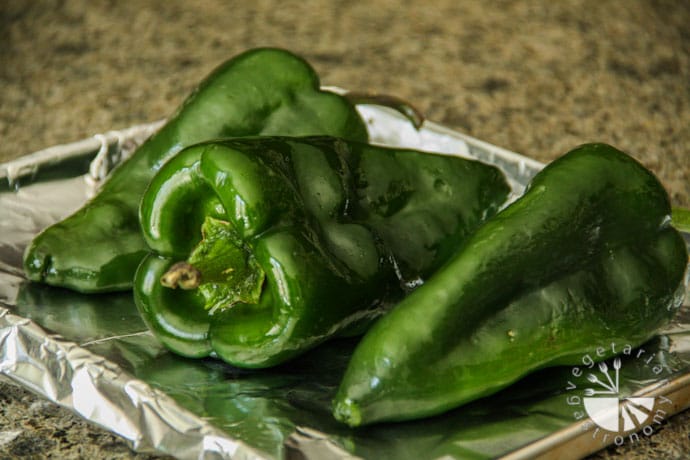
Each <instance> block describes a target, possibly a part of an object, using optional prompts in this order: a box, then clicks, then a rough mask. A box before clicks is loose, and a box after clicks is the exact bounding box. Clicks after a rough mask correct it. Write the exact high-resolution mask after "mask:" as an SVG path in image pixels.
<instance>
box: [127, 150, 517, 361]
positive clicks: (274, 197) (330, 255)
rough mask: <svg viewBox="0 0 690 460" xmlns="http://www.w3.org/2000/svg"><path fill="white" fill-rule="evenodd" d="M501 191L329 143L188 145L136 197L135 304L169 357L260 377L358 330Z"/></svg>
mask: <svg viewBox="0 0 690 460" xmlns="http://www.w3.org/2000/svg"><path fill="white" fill-rule="evenodd" d="M508 192H509V187H508V185H507V183H506V181H505V178H504V177H503V175H502V174H501V173H500V171H499V170H498V169H497V168H495V167H493V166H489V165H485V164H482V163H480V162H477V161H471V160H466V159H462V158H459V157H452V156H447V155H434V154H428V153H421V152H414V151H409V150H395V149H388V148H384V147H375V146H370V145H367V144H365V143H355V142H346V141H343V140H340V139H336V138H329V137H305V138H278V137H274V138H270V137H262V138H245V139H228V140H222V141H213V142H209V143H202V144H199V145H196V146H192V147H190V148H188V149H185V150H184V151H183V152H180V154H178V155H177V156H176V157H175V158H173V159H172V160H171V161H170V162H168V163H167V164H166V165H165V166H163V168H161V170H160V171H159V173H158V174H157V175H156V176H155V177H154V179H153V180H152V182H151V184H150V186H149V188H148V189H147V191H146V193H145V195H144V198H143V200H142V204H141V208H140V219H141V224H142V229H143V234H144V237H145V239H146V241H147V243H148V245H149V247H150V248H151V250H152V251H153V254H151V255H150V256H148V257H147V258H146V259H145V260H144V261H143V262H142V264H141V266H140V267H139V269H138V271H137V274H136V277H135V283H134V284H135V289H134V293H135V301H136V304H137V307H138V308H139V311H140V313H141V315H142V318H143V319H144V321H145V322H146V323H147V325H148V326H149V328H150V329H151V330H152V331H153V332H154V333H155V334H156V335H157V336H158V338H159V339H160V340H161V341H162V342H163V343H164V344H165V345H166V346H167V347H168V348H169V349H171V350H172V351H174V352H176V353H178V354H181V355H184V356H189V357H203V356H208V355H215V356H217V357H219V358H221V359H223V360H224V361H226V362H228V363H230V364H233V365H235V366H239V367H247V368H262V367H269V366H273V365H276V364H279V363H281V362H283V361H285V360H287V359H289V358H292V357H294V356H296V355H298V354H300V353H302V352H304V351H306V350H308V349H310V348H312V347H314V346H315V345H317V344H318V343H321V342H323V341H324V340H326V339H328V338H329V337H332V336H336V335H343V334H345V333H354V332H356V331H357V330H361V329H362V328H363V327H364V326H365V325H366V324H367V323H369V322H370V321H371V320H372V319H373V318H375V317H378V316H379V315H380V314H381V313H382V311H383V310H384V309H385V306H386V303H387V302H388V301H389V300H390V299H397V298H399V297H400V296H401V295H402V293H403V290H404V289H407V288H410V287H411V286H415V285H416V284H417V283H419V282H420V279H423V278H424V277H426V276H428V275H429V274H431V273H432V272H433V271H434V270H436V269H437V268H438V267H439V266H440V265H441V264H442V263H443V262H445V260H446V259H447V258H448V257H449V256H450V255H451V254H452V253H453V251H452V248H454V247H456V246H457V245H459V244H462V241H463V240H464V239H465V238H466V237H467V235H469V234H470V233H471V232H472V231H473V230H474V229H475V228H476V227H477V226H478V225H479V224H480V223H481V222H482V221H483V220H484V219H485V218H487V217H488V216H490V215H492V214H494V213H495V212H497V210H498V208H499V207H500V206H501V204H502V203H504V201H505V200H506V198H507V195H508ZM176 287H181V288H182V289H173V288H176Z"/></svg>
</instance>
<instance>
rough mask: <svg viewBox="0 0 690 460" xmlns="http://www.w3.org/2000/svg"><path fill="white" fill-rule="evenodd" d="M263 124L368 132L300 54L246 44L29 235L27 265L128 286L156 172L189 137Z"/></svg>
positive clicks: (34, 274) (350, 135)
mask: <svg viewBox="0 0 690 460" xmlns="http://www.w3.org/2000/svg"><path fill="white" fill-rule="evenodd" d="M271 134H273V135H276V134H280V135H319V134H323V135H332V136H338V137H343V138H346V139H352V140H359V141H366V140H367V131H366V127H365V125H364V123H363V121H362V120H361V118H360V116H359V115H358V113H357V111H356V109H355V108H354V106H353V105H352V104H351V103H350V102H349V101H348V100H347V99H346V98H344V97H343V96H340V95H336V94H333V93H330V92H326V91H322V90H321V89H320V85H319V79H318V76H317V75H316V73H315V72H314V70H313V69H312V68H311V67H310V66H309V64H308V63H307V62H305V61H304V60H303V59H301V58H299V57H297V56H295V55H293V54H291V53H289V52H287V51H283V50H279V49H270V48H261V49H255V50H251V51H248V52H245V53H243V54H240V55H238V56H236V57H234V58H232V59H230V60H228V61H227V62H225V63H224V64H222V65H221V66H220V67H218V68H217V69H216V70H215V71H214V72H213V73H211V75H209V76H208V77H207V78H206V79H205V80H204V81H203V82H202V83H201V84H200V85H199V87H198V88H197V89H196V90H195V91H194V92H193V93H192V94H191V95H190V96H189V97H188V98H187V99H186V100H185V102H184V103H183V104H182V106H181V107H180V108H179V109H178V111H177V112H176V113H175V114H174V116H173V117H171V118H170V120H169V121H168V122H167V123H166V125H165V126H164V127H163V128H162V129H161V130H160V131H159V132H157V133H156V134H155V135H153V136H152V137H151V138H150V139H148V140H147V141H146V142H145V143H144V144H143V145H142V146H141V147H139V148H138V149H137V151H136V152H135V153H134V154H133V156H132V157H131V158H129V159H128V160H127V161H125V162H124V163H123V164H122V165H120V166H118V167H117V168H116V169H115V170H114V171H113V173H112V174H111V175H110V177H109V178H108V180H107V182H106V183H105V184H104V185H103V187H102V188H101V190H100V191H99V193H98V195H96V196H95V197H94V198H93V199H91V200H90V201H89V202H88V203H86V205H84V206H83V207H82V208H81V209H79V210H78V211H77V212H76V213H74V214H73V215H71V216H69V217H68V218H66V219H65V220H63V221H61V222H58V223H56V224H55V225H52V226H50V227H48V228H47V229H45V230H44V231H43V232H42V233H40V234H39V235H38V236H37V237H36V238H35V239H34V240H33V242H32V243H31V245H30V246H29V247H28V248H27V250H26V252H25V256H24V268H25V272H26V275H27V276H28V278H29V279H31V280H33V281H42V282H45V283H47V284H52V285H56V286H63V287H67V288H70V289H74V290H77V291H81V292H105V291H116V290H125V289H129V288H131V286H132V278H133V276H134V272H135V270H136V267H137V266H138V264H139V262H140V261H141V259H142V258H143V257H144V255H145V254H146V244H145V243H144V240H143V239H142V237H141V233H140V231H139V223H138V220H137V210H138V206H139V201H140V199H141V196H142V195H143V193H144V190H145V188H146V186H147V185H148V183H149V181H150V180H151V178H152V177H153V175H154V174H155V172H156V171H157V170H158V169H159V168H160V167H161V166H162V165H163V164H164V163H165V162H166V161H167V160H168V159H169V158H171V157H172V156H173V155H175V153H177V152H179V151H180V150H181V149H182V148H184V147H186V146H189V145H191V144H195V143H197V142H201V141H205V140H209V139H214V138H219V137H229V136H249V135H271Z"/></svg>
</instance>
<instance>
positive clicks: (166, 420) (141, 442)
mask: <svg viewBox="0 0 690 460" xmlns="http://www.w3.org/2000/svg"><path fill="white" fill-rule="evenodd" d="M359 110H360V112H361V113H362V115H363V116H364V119H365V120H367V124H368V127H369V130H370V133H371V137H372V138H373V141H374V142H376V143H380V144H385V145H395V146H404V147H411V148H416V149H420V150H427V151H435V152H443V153H448V154H452V155H461V156H467V157H474V158H478V159H480V160H483V161H486V162H489V163H493V164H496V165H498V166H500V167H501V168H502V169H503V170H504V171H505V172H506V174H507V176H508V177H509V178H510V181H511V184H512V186H513V191H514V196H517V195H519V194H520V193H521V192H522V190H523V188H524V185H525V184H526V183H527V182H528V181H529V179H530V178H531V177H532V176H533V175H534V174H535V173H536V171H538V170H539V169H540V168H541V167H542V165H541V164H540V163H538V162H536V161H533V160H530V159H528V158H525V157H522V156H520V155H517V154H515V153H512V152H509V151H506V150H503V149H500V148H498V147H495V146H493V145H490V144H487V143H485V142H481V141H479V140H477V139H473V138H471V137H467V136H464V135H461V134H459V133H457V132H454V131H451V130H448V129H446V128H443V127H442V126H439V125H435V124H433V123H426V124H425V125H424V127H423V128H422V129H421V130H419V131H416V130H415V129H413V128H412V127H411V125H410V124H409V123H408V122H407V121H406V120H405V119H403V118H401V116H400V115H398V114H397V113H395V112H392V111H390V110H387V109H382V108H378V107H373V106H361V107H359ZM159 126H160V123H154V124H150V125H143V126H136V127H133V128H130V129H128V130H124V131H113V132H109V133H106V134H103V135H97V136H94V138H91V139H86V140H84V141H80V142H77V143H74V144H69V145H64V146H57V147H53V148H50V149H47V150H44V151H41V152H37V153H35V154H32V155H28V156H26V157H23V158H20V159H18V160H15V161H13V162H10V163H6V164H4V165H0V210H2V219H1V220H0V373H2V374H3V375H5V376H7V377H9V378H11V379H12V380H14V381H15V382H18V383H20V384H21V385H23V386H24V387H26V388H28V389H30V390H32V391H34V392H36V393H38V394H40V395H42V396H44V397H45V398H47V399H49V400H51V401H54V402H56V403H58V404H60V405H62V406H64V407H67V408H69V409H71V410H72V411H74V412H75V413H77V414H79V415H80V416H82V417H84V418H85V419H87V420H89V421H91V422H93V423H96V424H98V425H100V426H102V427H104V428H106V429H108V430H110V431H112V432H113V433H116V434H118V435H120V436H121V437H123V438H125V439H126V440H127V441H128V442H129V443H130V445H131V447H132V448H133V449H135V450H137V451H154V452H163V453H168V454H171V455H174V456H176V457H179V458H184V459H186V458H190V459H191V458H233V459H258V458H262V459H263V458H268V459H272V458H286V457H291V458H292V455H293V454H297V456H298V458H306V459H327V458H377V459H387V458H390V459H406V458H410V459H424V458H441V457H443V458H482V457H494V458H495V457H501V456H506V458H511V459H518V458H532V457H534V456H539V455H541V456H544V457H545V458H549V457H551V458H577V457H581V456H583V455H586V454H587V453H590V452H593V451H596V450H599V449H601V448H603V447H605V446H606V445H607V444H610V443H612V442H615V438H614V437H613V436H611V437H610V438H608V439H606V440H603V439H599V438H597V436H595V434H596V431H595V430H596V427H595V426H593V425H592V423H591V422H592V421H591V420H590V419H588V418H585V419H583V420H577V419H576V418H574V415H573V409H572V407H571V406H570V405H569V403H568V402H569V401H571V402H572V400H573V396H578V397H582V395H583V392H582V391H581V390H582V389H581V388H578V389H576V390H574V392H571V394H568V391H569V390H568V383H569V381H570V380H571V379H572V377H571V372H570V371H571V370H570V369H566V368H559V369H551V370H546V371H542V372H539V373H537V374H534V375H532V376H530V377H527V378H526V379H525V380H523V381H521V382H518V383H517V384H515V385H513V386H512V387H510V388H509V389H507V390H504V391H502V392H500V393H498V394H496V395H494V396H491V397H489V398H486V399H484V400H480V401H477V402H475V403H472V404H470V405H467V406H464V407H462V408H459V409H457V410H455V411H452V412H450V413H448V414H446V415H443V416H440V417H434V418H431V419H428V420H424V421H422V422H408V423H399V424H383V425H377V426H373V427H367V428H365V429H360V430H351V429H348V428H346V427H344V426H341V425H339V424H338V423H336V422H335V421H334V420H333V419H332V417H331V416H330V411H329V404H330V399H331V397H332V396H333V394H334V391H335V389H336V387H337V384H338V380H339V376H340V375H341V374H342V372H343V370H344V366H345V365H346V363H347V358H348V356H349V353H350V352H351V350H352V347H353V342H352V341H333V342H330V343H327V344H325V345H324V346H322V347H319V348H318V349H316V350H314V351H313V352H310V353H308V354H307V355H305V356H304V357H301V358H299V359H297V360H296V361H294V362H291V363H289V364H287V365H284V366H281V367H279V368H277V369H272V370H269V371H258V372H249V371H243V370H238V369H234V368H232V367H230V366H227V365H225V364H223V363H219V362H217V361H214V360H210V359H209V360H188V359H184V358H180V357H178V356H175V355H173V354H171V353H169V352H167V351H166V350H165V349H164V348H163V347H161V345H160V344H159V343H158V342H157V341H156V339H155V338H154V337H153V336H152V335H151V334H150V333H149V332H148V331H147V330H146V327H145V326H144V324H143V322H142V321H141V319H140V318H139V316H138V314H137V311H136V308H135V306H134V303H133V301H132V298H131V294H128V293H121V294H111V295H96V296H93V295H92V296H87V295H81V294H77V293H74V292H71V291H67V290H63V289H57V288H52V287H47V286H39V285H35V284H32V283H28V282H27V281H26V280H25V278H24V276H23V273H22V270H21V256H22V252H23V250H24V247H25V246H26V245H27V244H28V242H29V241H30V240H31V238H32V237H33V236H34V235H35V234H36V233H37V232H38V231H39V230H40V229H42V228H44V227H45V226H47V225H49V224H50V223H52V222H54V221H56V220H58V219H60V218H62V217H65V216H66V215H68V214H70V213H71V212H72V211H73V210H75V209H77V208H78V207H79V206H80V205H81V204H82V203H83V202H84V201H85V200H86V199H87V198H88V197H89V196H91V195H92V194H93V193H94V191H95V190H96V188H97V186H98V183H100V182H101V181H102V180H103V178H104V177H105V175H106V174H107V172H108V171H109V170H110V169H111V168H112V167H113V166H114V165H115V164H116V163H117V162H118V161H120V160H121V158H122V157H123V156H126V155H127V153H131V151H132V150H133V149H134V147H135V146H136V145H137V144H138V143H140V142H141V141H142V140H143V139H144V138H145V137H147V136H148V135H150V133H151V132H153V131H154V130H155V129H156V128H157V127H159ZM94 158H95V159H94ZM593 346H594V345H593ZM644 348H645V349H646V350H647V352H648V354H647V355H646V356H652V358H651V359H649V360H645V363H644V365H640V363H639V362H638V361H639V360H635V359H632V358H628V359H627V361H625V362H624V364H623V365H622V370H621V376H620V379H621V382H622V383H621V394H622V393H623V392H625V394H628V395H630V394H633V393H635V394H636V395H646V396H651V397H656V398H660V397H661V396H664V397H665V398H666V399H668V400H669V401H671V404H670V405H669V407H665V408H664V414H665V417H668V416H670V415H671V414H673V413H676V412H678V411H680V410H683V409H685V408H687V407H690V316H689V315H688V313H687V306H686V307H683V308H681V310H680V311H679V314H678V318H677V320H676V321H675V323H674V324H672V325H671V326H670V327H669V328H668V329H667V330H666V331H664V334H663V335H661V336H660V337H658V338H657V339H654V340H653V341H652V342H650V343H648V344H646V345H644ZM657 366H658V367H657ZM652 369H654V371H652ZM656 369H662V372H657V371H656ZM569 397H570V399H568V398H569ZM638 428H646V426H640V427H638ZM630 439H631V440H632V438H630ZM631 442H632V441H631Z"/></svg>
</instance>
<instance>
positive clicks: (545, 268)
mask: <svg viewBox="0 0 690 460" xmlns="http://www.w3.org/2000/svg"><path fill="white" fill-rule="evenodd" d="M670 211H671V210H670V206H669V200H668V196H667V194H666V192H665V191H664V189H663V187H662V186H661V184H660V183H659V182H658V180H657V179H656V178H655V177H654V176H653V175H652V174H651V173H650V172H649V171H647V170H646V169H645V168H644V167H642V166H641V165H640V164H638V163H637V162H636V161H635V160H633V159H632V158H630V157H629V156H627V155H626V154H624V153H622V152H620V151H618V150H616V149H614V148H613V147H611V146H608V145H604V144H588V145H584V146H581V147H579V148H576V149H575V150H573V151H571V152H569V153H568V154H566V155H564V156H563V157H561V158H560V159H558V160H556V161H554V162H553V163H552V164H550V165H549V166H547V167H546V168H545V169H544V170H543V171H542V172H540V173H539V174H538V175H537V176H536V177H535V178H534V179H533V181H532V183H531V184H530V186H529V188H528V190H527V191H526V193H525V194H524V195H523V196H522V197H521V198H520V199H518V200H517V201H516V202H514V203H513V204H511V205H510V206H508V207H507V208H506V209H504V210H503V211H501V212H500V213H498V214H497V215H495V216H494V217H493V218H491V219H489V220H487V221H486V222H485V224H483V225H482V226H481V227H480V228H479V229H478V230H477V231H476V232H475V233H474V234H473V235H472V236H471V237H470V238H469V239H468V241H467V242H466V244H464V245H463V246H462V247H461V248H460V249H459V250H458V252H457V253H456V254H455V255H454V256H453V257H452V258H451V259H450V260H449V261H448V262H447V263H446V265H444V267H443V268H442V269H440V270H438V271H437V272H436V273H435V274H434V275H433V276H432V277H431V278H430V279H429V280H427V282H426V283H425V284H424V285H423V286H421V287H420V288H418V289H417V290H415V291H414V292H412V293H411V294H410V295H409V296H408V297H406V298H405V299H404V300H402V301H401V302H400V303H399V304H398V305H397V306H396V307H394V308H393V310H392V311H391V312H390V313H389V314H387V315H386V316H384V317H383V318H381V319H380V320H379V321H377V322H376V324H374V325H373V326H372V327H371V329H370V330H369V331H368V332H367V334H366V335H365V336H364V338H363V339H362V341H361V342H360V343H359V344H358V346H357V348H356V350H355V352H354V353H353V356H352V358H351V361H350V363H349V365H348V368H347V370H346V372H345V375H344V378H343V380H342V383H341V385H340V388H339V390H338V393H337V395H336V397H335V400H334V407H333V412H334V415H335V417H336V418H337V419H338V420H340V421H342V422H344V423H346V424H348V425H351V426H358V425H364V424H370V423H374V422H380V421H388V420H390V421H394V420H409V419H416V418H422V417H426V416H431V415H435V414H439V413H442V412H445V411H447V410H449V409H452V408H455V407H458V406H460V405H462V404H464V403H467V402H469V401H472V400H474V399H477V398H479V397H482V396H486V395H490V394H492V393H494V392H496V391H498V390H499V389H502V388H504V387H506V386H508V385H510V384H511V383H513V382H515V381H517V380H518V379H520V378H521V377H523V376H524V375H526V374H527V373H529V372H532V371H534V370H536V369H539V368H543V367H548V366H555V365H575V364H578V363H579V362H580V360H581V358H582V356H583V355H584V354H585V353H589V352H591V350H592V348H593V347H597V346H600V345H607V344H610V343H612V342H615V343H626V344H630V345H632V346H637V345H640V344H642V343H644V342H645V341H646V340H648V339H649V338H650V337H652V336H653V334H654V332H655V331H656V330H657V329H658V328H659V327H660V326H662V325H663V324H665V323H667V322H668V321H669V320H670V318H671V317H672V316H673V314H674V313H675V310H676V309H677V308H678V307H679V306H680V304H681V300H682V294H683V279H684V272H685V270H686V266H687V263H688V255H687V250H686V246H685V243H684V241H683V239H682V237H681V236H680V234H679V233H678V232H677V231H676V230H675V229H674V228H673V227H671V226H670V218H669V215H670ZM607 357H609V356H604V357H602V359H606V358H607Z"/></svg>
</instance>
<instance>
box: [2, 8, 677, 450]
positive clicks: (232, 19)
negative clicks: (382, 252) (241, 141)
mask: <svg viewBox="0 0 690 460" xmlns="http://www.w3.org/2000/svg"><path fill="white" fill-rule="evenodd" d="M190 5H191V3H190V2H184V1H181V0H180V1H172V2H162V1H143V0H142V1H137V2H112V1H106V0H95V1H86V0H66V1H57V0H56V1H49V0H41V1H35V2H11V1H10V2H2V3H0V43H2V45H0V63H1V64H2V65H0V136H1V139H2V142H1V143H0V161H6V160H9V159H12V158H15V157H18V156H20V155H23V154H26V153H30V152H32V151H34V150H38V149H41V148H44V147H47V146H51V145H54V144H58V143H64V142H70V141H74V140H78V139H82V138H84V137H88V136H90V135H92V134H94V133H98V132H105V131H108V130H110V129H117V128H124V127H127V126H131V125H134V124H138V123H143V122H148V121H154V120H158V119H161V118H164V117H166V116H167V115H169V114H170V113H171V112H172V111H173V110H174V109H175V107H176V106H177V105H178V104H179V103H180V102H181V101H182V100H183V99H184V97H185V96H186V95H187V93H188V92H189V90H190V89H191V88H192V87H193V86H194V85H195V83H196V82H198V81H199V80H200V79H201V78H203V77H204V76H205V75H206V74H207V73H208V72H209V71H210V70H211V69H212V68H213V67H215V66H216V65H218V64H219V63H220V62H222V61H223V60H225V59H227V58H228V57H230V56H232V55H234V54H236V53H238V52H240V51H243V50H245V49H247V48H251V47H255V46H265V45H271V46H281V47H284V48H288V49H290V50H292V51H295V52H297V53H299V54H301V55H303V56H304V57H305V58H306V59H307V60H308V61H310V62H311V63H312V64H313V65H314V67H315V68H316V69H317V71H318V72H319V74H320V75H321V77H322V82H323V83H324V84H327V85H336V86H341V87H345V88H348V89H356V90H360V91H371V92H386V93H390V94H395V95H397V96H400V97H403V98H405V99H407V100H409V101H410V102H412V103H413V104H414V105H416V106H417V107H418V108H420V109H421V110H422V111H424V112H425V113H426V115H427V117H428V119H430V120H433V121H435V122H438V123H441V124H444V125H446V126H449V127H450V128H453V129H456V130H459V131H461V132H464V133H467V134H470V135H472V136H474V137H477V138H480V139H482V140H485V141H488V142H490V143H493V144H496V145H498V146H502V147H505V148H507V149H510V150H513V151H516V152H519V153H522V154H524V155H527V156H530V157H533V158H536V159H538V160H541V161H549V160H551V159H553V158H555V157H557V156H559V155H561V154H562V153H564V152H565V151H567V150H569V149H570V148H572V147H574V146H576V145H578V144H581V143H583V142H589V141H601V142H607V143H610V144H613V145H615V146H617V147H619V148H620V149H622V150H624V151H626V152H628V153H629V154H631V155H632V156H634V157H636V158H638V159H639V160H640V161H641V162H642V163H643V164H645V165H646V166H647V167H649V168H650V169H651V170H653V171H654V172H655V173H656V174H657V175H658V176H659V178H660V179H661V181H662V183H663V184H664V185H665V186H666V188H667V189H668V190H669V192H670V195H671V199H672V202H673V204H674V205H679V206H690V46H689V45H688V43H690V28H688V27H687V24H688V23H690V4H688V3H687V2H676V1H671V0H668V1H659V0H657V1H651V0H650V1H645V0H639V1H635V2H626V1H599V0H592V1H577V0H568V1H562V2H543V1H536V0H533V1H523V2H507V1H501V2H493V3H491V5H489V4H488V2H473V1H458V0H435V1H430V2H421V1H408V2H399V1H394V0H375V1H373V2H351V1H343V0H339V1H326V0H323V1H315V0H304V1H299V2H298V1H294V2H293V1H282V2H277V1H270V0H256V1H253V2H223V1H198V2H194V5H193V6H190ZM689 424H690V412H685V413H683V414H680V415H678V416H675V417H673V418H671V419H670V420H668V421H667V422H665V424H664V425H663V427H662V428H661V429H660V430H659V432H658V433H656V434H654V435H652V436H650V437H641V440H640V441H639V442H637V443H634V444H625V445H624V446H622V447H620V448H618V449H609V450H605V451H603V452H601V453H599V454H597V457H598V458H635V457H638V458H682V457H683V456H685V455H687V453H688V452H690V439H689V433H690V427H689ZM99 452H100V454H98V453H99ZM106 453H107V454H106ZM98 455H100V456H107V457H108V458H146V457H148V456H147V455H144V454H136V453H133V452H131V451H130V450H129V449H128V448H127V446H126V444H124V442H123V441H121V440H120V439H119V438H117V437H116V436H113V435H111V434H109V433H106V432H104V431H102V430H100V429H99V428H97V427H94V426H91V425H90V424H88V423H85V422H83V421H81V420H80V419H78V418H77V417H75V416H73V415H71V414H70V413H68V412H67V411H65V410H64V409H61V408H58V407H57V406H55V405H53V404H51V403H48V402H44V401H43V400H41V399H39V398H37V397H36V396H33V395H32V394H30V393H29V392H27V391H26V390H23V389H21V388H19V387H17V386H15V385H14V384H12V383H10V382H9V381H7V380H0V458H15V457H22V456H25V457H31V458H42V457H48V456H51V457H59V458H82V457H86V458H95V457H97V456H98Z"/></svg>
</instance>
